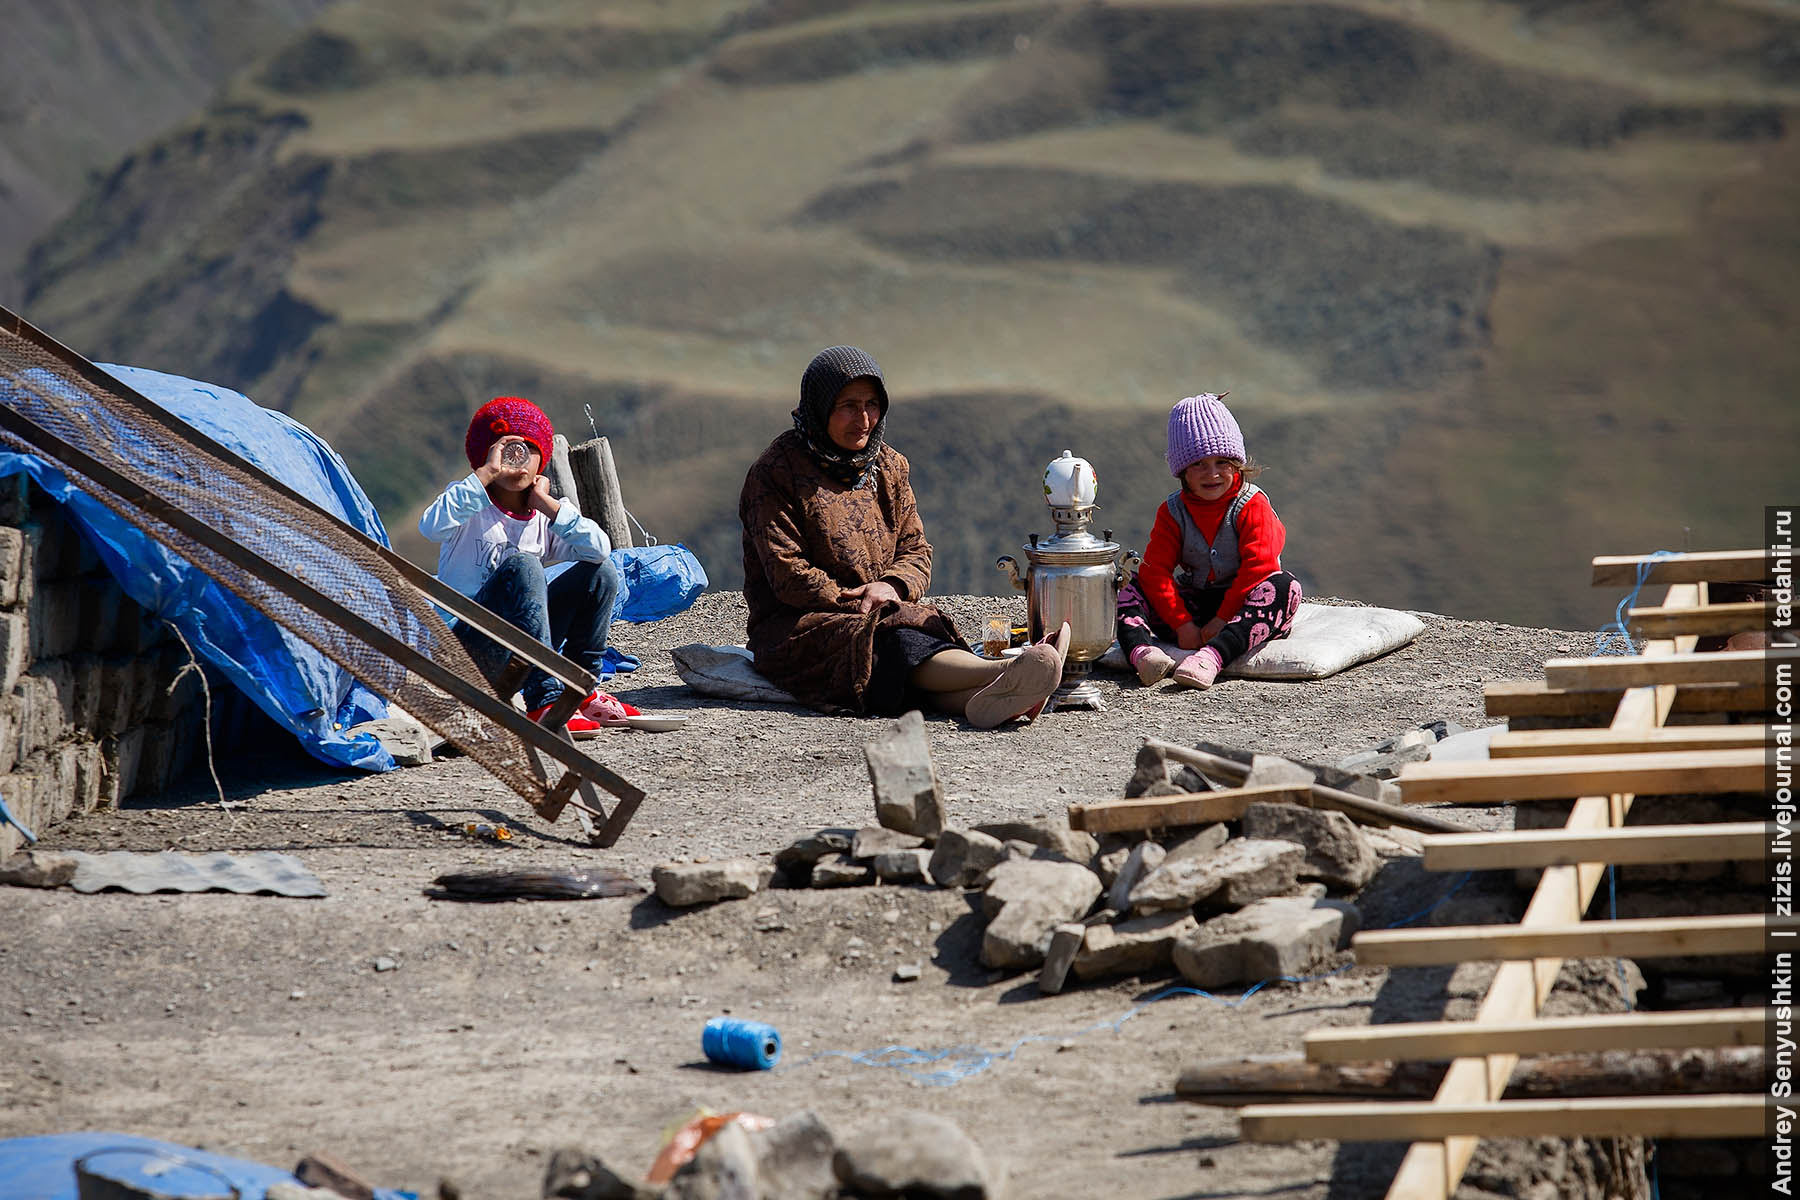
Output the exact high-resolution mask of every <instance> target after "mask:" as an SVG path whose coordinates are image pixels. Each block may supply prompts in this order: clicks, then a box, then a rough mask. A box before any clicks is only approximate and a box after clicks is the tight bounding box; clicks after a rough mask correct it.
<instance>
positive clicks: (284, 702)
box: [0, 364, 394, 771]
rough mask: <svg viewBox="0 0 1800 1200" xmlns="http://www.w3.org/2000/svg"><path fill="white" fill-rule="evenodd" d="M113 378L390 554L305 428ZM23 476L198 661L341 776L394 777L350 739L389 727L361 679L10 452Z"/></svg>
mask: <svg viewBox="0 0 1800 1200" xmlns="http://www.w3.org/2000/svg"><path fill="white" fill-rule="evenodd" d="M101 369H102V370H104V371H106V372H107V373H108V374H110V375H112V376H113V377H114V378H116V379H118V380H119V381H120V382H122V383H124V384H125V385H126V386H128V387H130V388H133V389H135V390H136V391H137V392H139V393H140V394H142V395H143V396H145V397H147V398H148V399H150V400H152V401H154V402H155V403H156V404H158V405H160V406H161V407H163V408H165V409H167V410H168V411H169V412H171V413H173V414H174V415H175V416H177V417H180V418H181V419H182V420H184V421H186V422H187V423H188V424H190V425H193V426H194V427H195V428H197V429H199V430H200V431H201V432H202V433H204V434H206V435H207V436H209V437H211V438H212V439H213V440H214V441H217V442H219V443H220V444H222V445H224V446H225V447H226V448H227V449H229V450H232V451H234V452H236V453H237V454H239V455H241V456H242V457H243V458H245V459H247V460H249V461H250V462H251V463H254V464H255V465H256V466H258V467H260V468H261V469H262V470H264V471H266V472H267V473H268V474H270V475H273V476H274V477H275V478H277V479H279V480H281V482H283V483H285V484H286V485H287V486H288V487H290V488H292V489H293V490H294V491H296V492H299V493H300V494H301V495H303V496H305V497H306V498H307V499H309V500H311V501H313V502H314V503H315V504H317V505H319V506H320V507H321V508H324V509H326V510H327V511H329V512H332V513H335V514H336V515H337V516H339V517H342V518H343V519H344V520H346V521H348V522H349V523H350V524H351V525H353V526H355V527H356V528H357V529H359V530H361V531H362V532H364V533H366V534H368V535H369V536H370V537H371V538H374V539H375V540H376V541H378V542H380V543H381V544H382V545H384V546H385V545H387V544H388V539H387V531H386V530H385V529H383V528H382V525H381V517H380V516H379V515H378V514H377V513H376V511H375V506H374V505H372V504H371V503H369V498H368V497H367V496H365V495H364V494H363V490H362V488H361V487H360V486H359V485H358V484H357V482H356V479H355V477H354V476H352V475H351V474H350V470H349V468H348V467H346V466H345V465H344V460H343V459H341V458H339V457H338V456H337V454H336V452H335V451H333V450H332V449H331V447H330V446H328V445H326V444H325V443H324V442H323V441H322V440H321V439H319V438H318V437H317V436H315V435H314V434H313V433H312V432H311V431H310V430H308V429H307V428H306V427H305V426H303V425H301V424H300V423H299V422H297V421H294V420H292V419H291V418H289V417H287V416H285V415H283V414H281V413H278V412H273V411H271V410H269V409H266V408H261V407H259V406H258V405H256V404H254V403H252V402H251V401H250V399H249V398H248V397H246V396H244V395H242V394H241V393H238V392H234V391H232V390H230V389H229V388H222V387H217V386H215V385H213V384H207V383H199V382H196V381H195V380H192V379H183V378H182V377H181V376H179V375H165V374H163V373H161V372H159V371H146V370H143V369H141V368H137V367H122V366H111V365H106V364H102V365H101ZM20 472H23V473H25V474H27V475H29V476H30V477H31V479H32V481H33V482H35V483H36V484H37V485H38V486H39V487H41V488H42V489H43V490H44V491H45V492H46V493H48V494H49V495H50V496H51V497H52V498H53V499H55V500H57V501H58V502H60V503H61V504H62V505H63V506H64V510H65V512H66V515H67V516H68V518H69V520H70V521H71V523H73V524H74V525H75V526H76V527H77V528H79V529H80V530H81V531H82V533H83V534H85V535H86V537H87V539H88V541H89V542H90V543H91V544H92V545H93V547H94V550H95V552H96V553H97V554H98V555H99V557H100V560H101V561H102V562H103V563H105V565H106V567H107V569H108V570H110V571H111V572H112V574H113V577H114V578H115V579H117V580H118V582H119V586H120V587H121V588H122V589H124V591H125V594H126V595H128V596H130V597H131V598H132V599H133V600H135V601H137V602H138V604H140V605H142V606H143V607H144V609H145V610H147V611H148V612H150V613H151V614H153V615H154V616H156V617H160V618H162V619H164V620H167V621H169V622H170V623H171V624H173V625H174V626H175V627H176V628H177V629H179V630H180V631H181V634H182V636H183V637H185V638H186V639H187V642H188V644H189V645H190V646H192V647H193V649H194V652H195V653H196V654H198V655H200V656H201V657H203V658H204V659H205V660H206V661H207V662H208V663H210V664H211V665H212V666H213V667H215V668H216V669H217V670H218V671H219V672H220V673H221V674H223V675H224V676H225V677H226V678H228V679H229V680H230V681H231V682H232V683H233V684H235V685H236V686H237V687H238V688H239V690H241V691H242V692H244V694H245V695H247V696H249V697H250V698H251V699H252V700H254V701H255V702H256V704H257V706H258V707H259V708H261V709H262V710H263V711H264V712H266V713H268V714H269V716H270V717H272V718H273V719H274V720H275V721H277V722H278V723H279V724H281V725H282V726H283V727H284V728H286V729H289V730H291V731H292V732H293V734H294V736H295V737H297V738H299V739H300V743H301V745H303V746H305V747H306V749H307V750H308V751H310V752H311V753H312V754H313V755H315V756H316V757H318V758H320V759H322V760H324V761H325V762H328V763H331V764H332V765H334V766H347V767H359V768H361V769H363V770H367V771H387V770H392V769H393V766H394V760H393V758H392V757H390V756H389V754H388V752H387V751H386V750H383V749H382V748H381V744H380V743H379V742H377V741H375V739H373V738H369V737H362V738H357V739H355V740H351V739H348V738H346V737H345V736H344V735H343V733H342V732H341V729H344V728H348V727H350V726H352V725H354V724H356V723H358V722H360V721H367V720H373V719H376V718H379V717H383V716H386V715H387V707H386V705H385V704H383V703H382V701H381V699H380V697H378V696H376V695H375V694H374V693H373V692H371V691H369V690H368V689H367V688H365V687H363V686H362V685H361V684H360V683H358V682H356V680H355V679H353V678H352V677H351V676H350V674H349V672H347V671H345V670H344V669H343V668H342V667H340V666H338V665H337V664H336V663H334V662H332V661H331V660H330V659H328V658H326V657H325V656H324V655H322V654H320V653H319V652H318V651H317V650H314V649H313V648H312V647H311V646H310V645H308V644H307V643H305V642H303V641H301V640H300V639H299V638H297V637H295V636H294V635H292V634H290V633H288V632H287V631H286V630H284V629H282V628H281V627H280V626H279V625H277V624H275V622H273V621H271V620H269V618H267V617H265V616H263V615H262V613H260V612H258V611H257V610H256V609H254V608H252V607H251V606H250V605H248V604H246V603H245V602H244V601H242V600H240V599H239V598H238V597H237V595H236V594H235V593H233V592H231V591H229V590H227V589H226V588H224V587H222V586H220V585H219V584H218V583H216V582H214V581H213V579H212V578H211V577H210V576H208V575H207V574H206V573H205V572H203V571H200V570H199V569H198V568H196V567H194V566H193V565H192V564H190V563H189V562H188V561H187V560H186V559H183V558H181V557H179V556H178V555H175V554H173V553H172V552H170V551H169V550H168V549H166V548H165V547H164V546H163V545H162V544H161V543H159V542H157V541H155V540H153V539H152V538H150V537H148V536H147V535H145V534H144V533H142V532H140V531H139V530H138V529H137V527H136V526H134V525H132V524H131V523H130V522H128V521H126V520H125V519H124V518H123V517H120V516H118V515H117V514H116V513H114V512H113V511H112V510H111V509H109V508H107V507H106V506H105V505H104V504H101V503H100V502H99V501H98V500H95V499H94V498H93V497H91V496H88V495H86V494H85V493H83V492H80V491H78V490H76V489H75V487H74V486H72V485H71V484H70V483H69V481H68V480H67V479H66V478H65V477H64V476H63V474H62V472H61V471H60V470H58V469H57V468H56V467H55V466H53V465H51V464H49V463H46V462H44V461H43V460H41V459H39V458H36V457H34V456H31V455H23V454H16V453H12V452H7V451H0V477H6V476H10V475H14V474H18V473H20Z"/></svg>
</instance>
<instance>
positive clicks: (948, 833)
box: [929, 829, 1006, 887]
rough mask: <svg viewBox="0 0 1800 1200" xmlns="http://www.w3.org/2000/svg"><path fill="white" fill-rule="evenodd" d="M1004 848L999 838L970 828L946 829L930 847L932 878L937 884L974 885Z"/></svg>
mask: <svg viewBox="0 0 1800 1200" xmlns="http://www.w3.org/2000/svg"><path fill="white" fill-rule="evenodd" d="M1005 854H1006V848H1005V847H1004V846H1002V845H1001V844H1000V841H999V839H998V838H993V837H989V836H988V835H987V834H985V833H976V832H975V831H974V830H972V829H946V830H944V831H943V832H942V833H941V834H939V835H938V839H937V845H936V846H935V847H933V848H932V851H931V864H930V867H929V870H930V871H931V878H932V881H933V882H934V883H936V884H937V885H938V886H939V887H973V886H974V885H975V884H976V883H977V882H978V881H979V880H980V879H981V877H982V876H983V875H985V874H987V872H988V868H990V867H992V866H993V865H994V864H995V863H998V862H999V861H1000V860H1001V858H1003V857H1004V856H1005Z"/></svg>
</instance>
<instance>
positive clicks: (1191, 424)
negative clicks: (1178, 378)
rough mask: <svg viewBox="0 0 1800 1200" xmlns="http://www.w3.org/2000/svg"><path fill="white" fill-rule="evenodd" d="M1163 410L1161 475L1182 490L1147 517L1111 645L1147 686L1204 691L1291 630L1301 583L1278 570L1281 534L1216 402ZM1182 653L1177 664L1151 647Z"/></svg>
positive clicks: (1230, 421) (1212, 398) (1239, 439)
mask: <svg viewBox="0 0 1800 1200" xmlns="http://www.w3.org/2000/svg"><path fill="white" fill-rule="evenodd" d="M1222 395H1223V393H1219V394H1214V393H1212V392H1203V393H1201V394H1200V395H1198V396H1189V397H1188V398H1187V399H1185V400H1183V401H1181V402H1180V403H1179V404H1177V405H1176V406H1175V407H1174V408H1173V409H1172V410H1170V412H1169V449H1168V462H1169V473H1170V474H1172V475H1173V476H1175V478H1176V479H1179V480H1180V481H1181V490H1180V491H1178V492H1176V493H1175V494H1173V495H1172V496H1170V497H1169V498H1168V499H1167V500H1166V501H1164V502H1163V505H1162V507H1161V508H1158V509H1157V510H1156V525H1155V527H1154V528H1153V529H1152V530H1151V532H1150V545H1149V546H1148V547H1147V548H1146V549H1145V551H1144V562H1143V565H1142V566H1141V567H1139V568H1138V573H1137V579H1136V580H1135V581H1134V582H1132V583H1129V584H1127V585H1126V586H1125V587H1123V588H1121V589H1119V645H1120V647H1121V648H1122V649H1123V650H1124V651H1125V653H1126V654H1127V655H1128V656H1129V657H1130V659H1131V665H1132V667H1133V668H1134V669H1135V670H1136V671H1137V674H1138V678H1139V679H1140V680H1142V681H1143V683H1144V685H1145V686H1146V687H1147V686H1149V685H1150V684H1153V683H1156V682H1158V681H1159V680H1161V679H1163V678H1164V677H1166V676H1168V675H1169V674H1171V673H1173V674H1174V676H1175V682H1176V683H1179V684H1182V685H1184V686H1186V687H1191V688H1209V687H1211V686H1212V685H1213V681H1214V680H1216V679H1217V678H1218V677H1219V672H1220V671H1221V670H1223V669H1224V668H1225V667H1226V666H1227V665H1228V664H1230V663H1233V662H1235V661H1237V660H1238V659H1240V658H1242V657H1243V656H1244V655H1246V654H1248V653H1250V652H1251V651H1252V650H1255V649H1256V648H1257V647H1258V646H1261V645H1262V644H1263V643H1264V642H1267V641H1269V640H1270V639H1272V638H1278V637H1282V636H1283V635H1285V634H1286V633H1287V631H1288V630H1289V629H1290V628H1292V627H1293V624H1294V613H1295V611H1296V610H1298V609H1299V607H1300V583H1299V581H1298V580H1296V579H1295V578H1294V577H1293V576H1292V575H1290V574H1288V573H1287V572H1286V571H1283V570H1282V569H1281V551H1282V547H1283V546H1284V545H1286V543H1287V531H1286V530H1285V529H1283V528H1282V526H1281V519H1280V518H1279V517H1277V516H1276V515H1275V509H1274V507H1273V506H1271V505H1270V504H1269V498H1268V496H1267V495H1265V494H1264V492H1263V490H1262V489H1261V488H1259V487H1257V486H1256V485H1255V484H1253V483H1251V482H1250V480H1251V479H1252V478H1253V477H1255V476H1256V475H1257V474H1258V473H1259V472H1260V469H1259V468H1257V467H1255V466H1253V465H1251V463H1250V458H1249V456H1248V455H1247V454H1245V453H1244V435H1243V433H1242V432H1241V431H1239V429H1238V423H1237V419H1236V418H1235V417H1233V416H1232V415H1231V410H1230V409H1228V408H1226V407H1225V404H1224V402H1223V400H1222V399H1221V396H1222ZM1158 639H1160V640H1162V641H1164V642H1173V643H1174V644H1175V645H1177V646H1179V647H1180V648H1181V649H1182V650H1185V651H1188V654H1187V655H1186V657H1184V658H1183V659H1182V660H1181V662H1180V663H1179V664H1178V663H1177V662H1176V661H1175V660H1174V659H1173V658H1171V657H1170V656H1169V655H1168V654H1166V653H1165V652H1164V651H1163V650H1162V648H1161V647H1160V646H1158V645H1157V644H1156V643H1157V641H1158Z"/></svg>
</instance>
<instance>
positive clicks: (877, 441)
mask: <svg viewBox="0 0 1800 1200" xmlns="http://www.w3.org/2000/svg"><path fill="white" fill-rule="evenodd" d="M854 379H869V380H873V381H874V383H875V391H876V394H877V395H878V396H880V398H881V420H879V421H877V422H876V423H875V428H874V430H873V431H872V432H870V434H869V444H868V445H866V446H864V447H863V448H862V449H861V450H856V451H850V450H845V449H844V448H843V447H842V446H839V445H838V444H837V443H836V442H834V441H832V440H831V434H830V432H829V431H828V430H827V429H826V421H827V420H828V419H829V418H830V416H831V406H832V404H833V402H834V401H836V400H837V396H838V393H839V392H841V391H843V390H844V385H845V384H847V383H849V382H850V381H851V380H854ZM887 410H888V394H887V383H886V382H885V381H884V380H883V379H882V377H881V367H880V366H879V365H878V364H877V363H876V362H875V360H874V359H872V358H870V357H869V356H868V355H867V354H864V353H863V352H862V351H861V350H858V349H857V348H856V347H855V346H833V347H831V348H830V349H828V350H821V351H819V353H818V354H817V355H816V356H814V358H813V360H812V361H811V362H809V363H807V364H806V373H805V374H804V375H802V376H801V377H800V407H798V408H796V409H795V410H794V429H795V431H796V432H797V433H799V435H800V436H801V437H802V438H804V439H805V440H806V449H807V451H808V452H809V453H811V454H812V456H813V458H814V459H816V460H817V461H818V464H819V468H820V469H821V470H823V471H824V472H825V474H826V476H827V477H828V478H830V479H833V480H835V481H836V482H838V483H841V484H844V485H846V486H848V487H853V488H859V487H861V486H863V484H865V483H867V482H868V481H869V480H870V479H871V478H872V477H873V476H874V474H875V457H876V455H878V454H880V453H881V439H882V435H883V434H885V433H886V432H887Z"/></svg>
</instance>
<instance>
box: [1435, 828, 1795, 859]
mask: <svg viewBox="0 0 1800 1200" xmlns="http://www.w3.org/2000/svg"><path fill="white" fill-rule="evenodd" d="M1773 829H1774V826H1772V825H1766V824H1764V823H1763V822H1761V821H1737V822H1732V823H1730V824H1718V825H1640V826H1636V827H1630V828H1624V829H1579V830H1569V829H1543V830H1532V831H1529V832H1524V831H1515V832H1512V833H1455V834H1440V835H1436V836H1433V837H1428V838H1426V839H1425V862H1424V866H1425V869H1426V870H1427V871H1497V870H1508V869H1512V868H1515V867H1562V866H1569V865H1570V864H1573V863H1620V864H1628V863H1629V864H1642V863H1684V862H1750V861H1752V860H1755V859H1760V858H1761V857H1762V856H1763V854H1764V852H1765V850H1766V849H1767V846H1768V841H1769V835H1770V834H1771V833H1772V832H1773Z"/></svg>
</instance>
